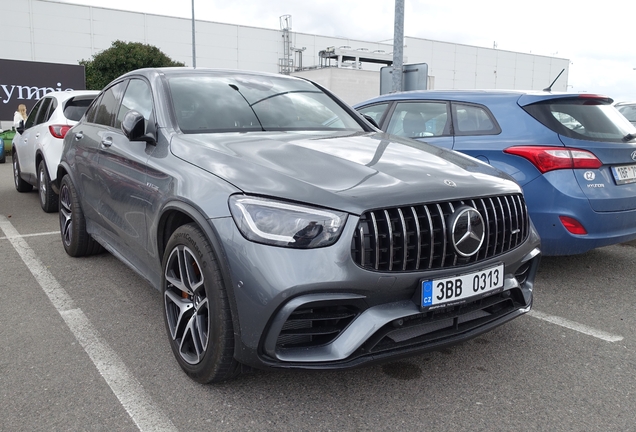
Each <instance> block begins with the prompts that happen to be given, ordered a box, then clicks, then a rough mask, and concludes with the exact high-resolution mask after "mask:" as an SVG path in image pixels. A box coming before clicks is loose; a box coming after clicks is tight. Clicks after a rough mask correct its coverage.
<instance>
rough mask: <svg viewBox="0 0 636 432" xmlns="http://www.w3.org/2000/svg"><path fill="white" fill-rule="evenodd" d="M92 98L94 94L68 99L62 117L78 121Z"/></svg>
mask: <svg viewBox="0 0 636 432" xmlns="http://www.w3.org/2000/svg"><path fill="white" fill-rule="evenodd" d="M93 99H95V96H92V97H90V98H83V99H79V98H73V99H69V100H68V101H67V102H66V105H65V106H64V117H66V118H67V119H69V120H73V121H79V119H81V118H82V116H83V115H84V113H85V112H86V110H87V109H88V106H89V105H90V104H91V102H93Z"/></svg>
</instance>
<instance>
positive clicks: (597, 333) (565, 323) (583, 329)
mask: <svg viewBox="0 0 636 432" xmlns="http://www.w3.org/2000/svg"><path fill="white" fill-rule="evenodd" d="M528 315H530V316H532V317H535V318H537V319H540V320H543V321H547V322H549V323H552V324H556V325H558V326H561V327H565V328H568V329H570V330H574V331H577V332H580V333H583V334H586V335H589V336H594V337H595V338H599V339H602V340H604V341H606V342H618V341H621V340H623V336H617V335H613V334H610V333H607V332H604V331H602V330H597V329H594V328H592V327H588V326H586V325H584V324H579V323H577V322H574V321H570V320H568V319H565V318H561V317H558V316H554V315H548V314H544V313H543V312H539V311H536V310H531V311H530V312H528Z"/></svg>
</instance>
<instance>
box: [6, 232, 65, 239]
mask: <svg viewBox="0 0 636 432" xmlns="http://www.w3.org/2000/svg"><path fill="white" fill-rule="evenodd" d="M53 234H58V235H59V234H60V232H59V231H49V232H43V233H35V234H18V237H37V236H44V235H53ZM7 238H8V237H0V240H7Z"/></svg>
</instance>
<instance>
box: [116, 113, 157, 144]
mask: <svg viewBox="0 0 636 432" xmlns="http://www.w3.org/2000/svg"><path fill="white" fill-rule="evenodd" d="M121 130H122V131H123V132H124V135H126V138H128V139H129V140H130V141H145V142H147V143H148V144H156V143H157V138H156V137H155V134H154V133H152V132H146V119H145V118H144V116H143V115H141V113H139V112H138V111H135V110H130V111H128V112H127V113H126V115H125V116H124V120H123V121H122V122H121Z"/></svg>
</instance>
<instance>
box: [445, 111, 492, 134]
mask: <svg viewBox="0 0 636 432" xmlns="http://www.w3.org/2000/svg"><path fill="white" fill-rule="evenodd" d="M453 116H454V120H453V122H454V123H453V125H454V127H455V135H497V134H499V133H501V128H500V127H499V125H498V124H497V121H496V120H495V118H494V117H493V115H492V114H491V113H490V111H488V110H487V109H486V108H485V107H483V106H479V105H468V104H460V103H453Z"/></svg>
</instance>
